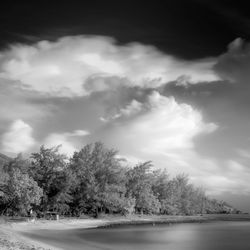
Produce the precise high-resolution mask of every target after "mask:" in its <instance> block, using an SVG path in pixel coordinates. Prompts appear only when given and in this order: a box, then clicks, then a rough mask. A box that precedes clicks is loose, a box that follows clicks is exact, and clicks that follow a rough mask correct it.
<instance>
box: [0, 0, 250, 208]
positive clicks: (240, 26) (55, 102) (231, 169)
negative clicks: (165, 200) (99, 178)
mask: <svg viewBox="0 0 250 250" xmlns="http://www.w3.org/2000/svg"><path fill="white" fill-rule="evenodd" d="M162 2H163V1H162ZM164 2H165V3H164V4H163V3H161V2H157V1H153V2H151V3H146V1H145V2H144V3H142V2H141V3H139V2H137V3H136V4H135V3H132V2H129V1H126V2H119V3H118V1H116V2H115V1H105V3H104V1H93V0H92V1H79V2H78V1H60V2H59V1H58V2H57V1H53V3H51V1H46V0H44V1H22V2H21V1H19V2H18V1H9V3H5V4H3V5H1V10H0V138H1V141H0V152H2V153H4V154H6V155H9V156H14V155H16V154H18V153H20V152H22V153H23V154H24V155H29V153H31V152H34V151H37V150H38V149H39V147H40V145H42V144H44V145H45V146H48V147H52V146H56V145H60V144H62V146H61V148H60V150H61V152H62V153H65V154H67V155H68V156H69V157H70V156H71V155H72V154H73V152H74V151H75V150H79V149H80V148H82V147H83V146H84V145H86V144H87V143H92V142H95V141H102V142H103V143H104V144H105V145H107V146H108V147H112V148H116V149H118V150H119V157H122V158H125V159H127V163H128V164H130V165H131V166H132V165H133V164H136V163H138V162H142V161H147V160H152V161H153V163H154V165H155V166H156V167H159V168H166V169H167V170H168V172H169V173H170V175H175V174H178V173H186V174H188V175H189V177H190V181H191V182H192V183H194V184H195V185H197V186H200V187H202V188H204V189H205V190H207V194H208V195H209V196H211V197H215V198H218V199H223V200H226V201H227V202H229V203H231V204H232V205H234V206H236V207H237V208H239V209H242V210H243V211H250V199H249V196H250V183H249V178H250V166H249V162H250V112H249V107H250V86H249V81H250V71H249V68H250V43H249V40H250V11H248V8H246V5H245V3H244V1H234V3H231V2H230V1H208V0H207V1H206V0H203V1H202V0H200V1H199V0H189V1H185V0H183V1H180V0H177V1H164Z"/></svg>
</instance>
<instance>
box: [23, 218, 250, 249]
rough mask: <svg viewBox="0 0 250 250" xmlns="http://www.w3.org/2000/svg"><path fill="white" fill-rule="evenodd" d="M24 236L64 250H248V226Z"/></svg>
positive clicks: (186, 226)
mask: <svg viewBox="0 0 250 250" xmlns="http://www.w3.org/2000/svg"><path fill="white" fill-rule="evenodd" d="M26 236H29V237H31V238H33V239H36V240H39V241H42V242H44V243H48V244H51V245H53V246H55V247H61V248H63V249H65V250H94V249H103V250H250V222H209V223H201V224H199V223H190V224H175V225H171V226H168V225H156V226H152V225H150V226H149V225H136V226H121V227H114V228H100V229H87V230H86V229H77V230H56V231H55V230H53V231H52V230H39V231H35V232H34V233H32V234H31V233H29V234H27V235H26Z"/></svg>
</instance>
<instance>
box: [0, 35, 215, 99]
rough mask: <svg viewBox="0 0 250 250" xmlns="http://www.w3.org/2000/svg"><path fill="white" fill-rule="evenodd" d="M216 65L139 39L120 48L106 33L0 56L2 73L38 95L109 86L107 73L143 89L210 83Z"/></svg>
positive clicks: (13, 49)
mask: <svg viewBox="0 0 250 250" xmlns="http://www.w3.org/2000/svg"><path fill="white" fill-rule="evenodd" d="M214 64H215V59H211V58H209V59H204V60H193V61H186V60H182V59H177V58H175V57H173V56H170V55H166V54H164V53H162V52H160V51H159V50H157V49H156V48H154V47H152V46H146V45H142V44H139V43H131V44H127V45H123V46H120V45H117V44H116V42H115V40H114V39H111V38H108V37H100V36H74V37H63V38H61V39H59V40H58V41H55V42H48V41H40V42H38V43H36V44H33V45H21V44H19V45H13V46H11V47H10V49H8V50H6V51H3V52H1V54H0V76H1V77H2V78H5V79H9V80H14V81H19V82H20V84H21V86H22V87H23V88H29V89H32V90H36V91H39V92H41V93H46V94H50V95H56V96H81V95H88V94H89V93H90V92H94V91H100V90H105V89H107V88H109V87H110V86H109V82H107V81H105V80H103V79H105V77H110V76H117V77H120V78H126V79H127V81H124V83H125V84H127V85H128V86H143V87H145V86H150V87H157V86H160V85H162V84H163V83H166V82H169V81H174V80H178V79H180V82H181V83H182V82H190V83H197V82H200V81H203V82H204V81H206V82H207V81H208V82H209V81H214V80H216V79H218V76H217V75H216V74H215V73H214V72H213V69H212V68H213V65H214ZM183 79H184V81H183ZM89 82H92V84H91V86H89Z"/></svg>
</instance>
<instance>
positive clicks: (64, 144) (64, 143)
mask: <svg viewBox="0 0 250 250" xmlns="http://www.w3.org/2000/svg"><path fill="white" fill-rule="evenodd" d="M86 135H89V132H88V131H86V130H75V131H73V132H66V133H51V134H49V135H48V136H47V137H46V138H45V140H44V145H45V146H47V147H55V146H60V148H59V151H60V153H63V154H66V155H67V156H72V155H73V153H74V152H75V151H77V148H76V146H75V143H74V140H73V139H74V138H73V137H79V136H80V137H82V136H86Z"/></svg>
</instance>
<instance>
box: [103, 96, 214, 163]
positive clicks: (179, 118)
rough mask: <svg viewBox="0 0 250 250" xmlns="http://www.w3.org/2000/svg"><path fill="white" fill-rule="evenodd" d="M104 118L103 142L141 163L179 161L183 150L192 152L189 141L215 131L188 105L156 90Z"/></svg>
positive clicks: (191, 143) (191, 142)
mask: <svg viewBox="0 0 250 250" xmlns="http://www.w3.org/2000/svg"><path fill="white" fill-rule="evenodd" d="M138 107H139V108H138ZM125 111H126V112H125ZM105 119H106V121H107V123H106V127H105V131H104V132H101V134H106V135H105V136H104V140H105V141H109V142H111V140H112V142H111V143H112V145H117V146H118V148H121V150H122V152H121V153H122V154H127V155H131V156H135V157H139V158H144V159H145V160H146V159H152V157H153V158H154V159H155V158H161V159H172V160H173V162H175V163H176V162H177V161H180V160H181V159H182V157H183V156H182V153H183V152H184V151H188V150H193V149H194V143H193V139H194V138H195V137H196V136H197V135H199V134H204V133H211V132H213V131H214V130H216V129H217V125H216V124H214V123H205V122H204V121H203V119H202V115H201V113H200V112H199V111H198V110H196V109H194V108H193V107H192V106H190V105H188V104H183V103H181V104H180V103H177V102H176V101H175V99H174V97H165V96H162V95H160V94H159V93H158V92H156V91H153V92H152V93H151V94H150V95H149V96H148V98H147V100H146V101H145V102H144V103H139V102H138V101H135V100H133V101H131V103H130V104H128V105H127V106H126V107H124V108H122V109H120V111H119V112H118V113H117V114H115V115H114V116H112V117H111V118H110V117H108V118H105ZM110 138H112V139H110ZM128 151H129V152H128ZM152 160H153V159H152ZM178 164H179V163H178Z"/></svg>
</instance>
